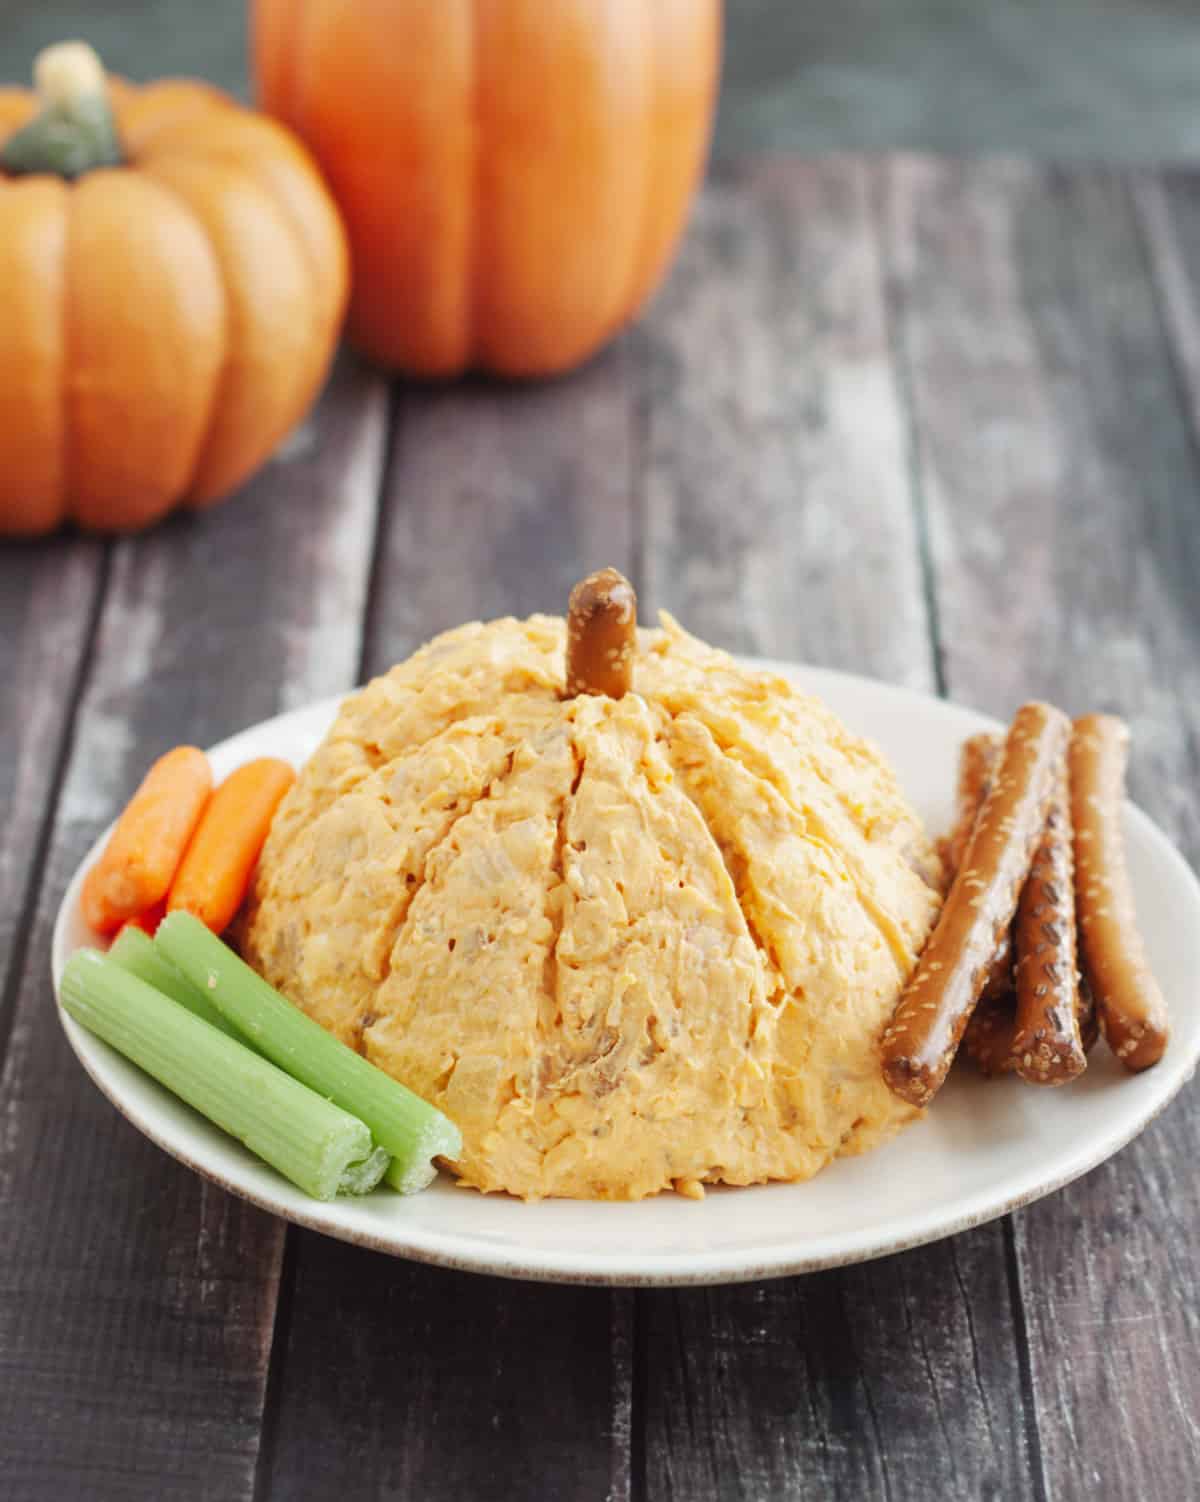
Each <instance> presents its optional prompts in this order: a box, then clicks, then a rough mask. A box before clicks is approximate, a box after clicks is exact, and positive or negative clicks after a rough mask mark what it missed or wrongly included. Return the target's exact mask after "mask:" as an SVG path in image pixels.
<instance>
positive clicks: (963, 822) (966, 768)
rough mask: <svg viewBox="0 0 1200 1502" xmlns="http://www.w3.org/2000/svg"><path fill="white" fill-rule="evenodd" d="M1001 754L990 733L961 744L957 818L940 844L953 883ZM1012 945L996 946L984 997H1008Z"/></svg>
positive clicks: (1000, 742) (1005, 941)
mask: <svg viewBox="0 0 1200 1502" xmlns="http://www.w3.org/2000/svg"><path fill="white" fill-rule="evenodd" d="M1003 750H1004V737H1003V736H1002V735H997V734H996V733H995V732H994V731H991V730H984V731H981V732H980V733H979V734H978V735H971V736H968V737H967V739H966V740H965V741H963V743H962V750H961V751H960V752H959V760H958V818H957V820H956V821H955V824H954V828H953V829H952V830H951V831H950V834H949V836H948V837H947V838H946V839H945V840H943V841H942V849H941V853H942V860H943V861H944V863H945V866H946V878H947V880H948V881H951V882H952V881H953V880H954V877H955V876H956V875H957V873H958V868H959V866H961V865H962V860H963V856H964V855H965V854H966V850H967V845H968V843H969V842H970V839H971V831H972V830H973V829H974V828H975V820H976V819H977V818H978V817H979V810H980V809H981V808H982V807H983V800H984V799H985V798H986V797H987V794H988V790H989V789H990V788H991V785H992V779H993V778H994V777H995V775H996V769H997V767H998V766H999V765H1000V753H1001V752H1002V751H1003ZM1012 972H1013V954H1012V942H1011V939H1010V938H1009V935H1008V934H1005V935H1004V937H1003V938H1002V939H1001V941H1000V943H999V945H998V946H997V949H996V953H995V956H994V958H993V960H992V965H991V969H990V970H989V971H988V978H987V982H986V984H985V985H984V988H983V995H984V997H988V996H997V997H999V996H1009V995H1011V993H1012V988H1013V973H1012Z"/></svg>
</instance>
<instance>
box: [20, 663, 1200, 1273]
mask: <svg viewBox="0 0 1200 1502" xmlns="http://www.w3.org/2000/svg"><path fill="white" fill-rule="evenodd" d="M737 660H738V661H739V662H740V663H742V664H743V665H744V666H746V667H748V668H751V669H753V670H755V671H759V672H767V673H773V674H776V675H778V676H780V677H784V678H787V679H788V680H789V681H790V682H792V683H793V684H796V685H797V686H799V687H801V689H802V691H803V692H813V693H815V694H817V695H818V696H820V695H821V688H820V683H821V681H822V680H825V681H826V682H830V681H836V682H840V683H846V682H850V683H852V684H853V685H855V686H856V687H857V688H859V689H860V690H864V689H865V690H867V691H869V692H870V693H872V694H876V695H882V696H884V697H885V698H890V699H893V700H894V701H895V702H896V703H897V704H899V703H902V702H905V703H908V704H910V705H911V703H912V701H913V700H914V699H915V700H921V701H925V702H926V703H927V704H928V705H930V706H931V707H936V709H937V710H939V711H943V712H944V711H946V710H952V711H955V712H957V713H960V714H963V715H966V716H968V717H970V718H971V719H972V720H974V721H975V722H976V724H977V727H978V728H979V729H981V730H986V729H992V730H997V729H1003V726H1002V724H1001V723H1000V722H999V721H998V720H995V719H994V718H992V717H990V716H988V715H985V714H982V713H981V712H979V711H977V710H975V709H973V708H971V707H970V706H969V705H965V704H961V703H959V702H957V701H955V700H952V699H946V698H942V697H940V696H938V695H936V694H931V693H928V692H926V691H924V690H921V689H914V688H909V687H907V686H905V685H903V684H895V683H888V682H885V681H883V680H880V679H875V678H870V677H868V676H866V675H864V674H859V673H848V672H842V671H841V670H839V669H835V668H827V667H818V666H816V665H813V664H808V663H801V662H789V661H785V660H781V659H777V658H763V657H755V656H747V655H740V656H739V657H738V659H737ZM354 692H356V690H355V689H349V690H347V691H346V692H345V693H341V694H335V695H329V696H325V697H322V698H320V699H317V700H314V701H312V702H311V703H308V704H303V705H298V706H293V707H290V708H287V709H284V710H281V711H280V712H278V713H277V714H274V715H269V716H267V717H266V718H264V719H262V720H259V721H257V722H256V723H255V724H253V725H250V726H246V727H244V728H243V729H241V730H239V731H236V732H235V733H234V734H232V735H230V736H227V737H225V738H224V739H222V740H221V741H218V742H216V743H215V744H214V745H213V746H211V747H209V748H208V754H210V755H215V756H223V755H225V754H231V748H233V747H235V744H236V742H237V741H238V740H239V739H240V738H241V737H243V736H253V735H257V734H258V733H260V732H261V731H262V730H263V728H264V727H266V726H268V725H271V724H273V723H274V722H276V721H280V720H287V719H289V718H293V717H295V718H297V719H300V718H308V717H314V718H315V717H318V716H322V715H324V716H326V717H327V718H329V719H332V716H333V715H334V714H335V713H336V710H337V707H338V706H339V705H340V704H341V703H342V702H343V701H344V700H345V699H346V698H347V697H348V696H349V695H350V694H352V693H354ZM1126 812H1127V813H1130V812H1131V813H1132V815H1133V817H1134V819H1135V820H1136V822H1137V823H1138V824H1139V825H1140V826H1141V832H1142V833H1143V834H1145V835H1146V836H1148V837H1149V839H1150V842H1151V844H1152V845H1153V846H1154V847H1155V855H1156V857H1158V858H1162V859H1164V860H1165V861H1166V863H1167V864H1168V865H1169V866H1171V867H1173V868H1174V875H1175V877H1176V878H1177V879H1178V880H1179V881H1180V882H1181V883H1182V884H1183V885H1185V886H1187V887H1189V888H1190V891H1191V896H1192V898H1193V900H1194V902H1195V903H1196V905H1197V907H1198V908H1200V881H1198V880H1197V877H1196V875H1195V873H1194V872H1193V870H1192V868H1191V866H1190V865H1189V864H1188V862H1187V861H1186V860H1185V859H1184V857H1183V855H1182V854H1181V853H1180V852H1179V851H1178V850H1177V849H1176V848H1175V846H1174V845H1173V844H1172V842H1171V841H1170V839H1169V838H1168V837H1167V835H1166V834H1165V833H1164V832H1163V831H1162V830H1161V829H1160V828H1159V827H1158V825H1157V824H1156V823H1155V822H1154V821H1153V820H1152V819H1151V818H1150V817H1149V815H1147V814H1145V813H1144V812H1142V810H1141V809H1139V808H1137V807H1136V805H1133V804H1131V803H1128V802H1127V804H1126ZM111 828H112V825H111V824H110V825H109V826H108V827H107V828H106V829H104V830H103V831H102V832H101V833H100V834H99V835H98V836H97V838H96V840H95V841H94V842H93V844H92V845H91V847H90V848H89V849H88V851H87V852H86V853H85V855H84V856H83V859H82V860H81V862H80V864H79V866H78V867H77V868H76V869H75V871H74V872H73V873H72V875H71V878H70V880H69V882H68V884H67V888H66V891H65V892H64V894H63V898H62V901H61V903H60V905H59V908H58V911H57V913H56V915H55V920H54V925H53V929H52V934H51V944H50V969H51V978H52V982H53V989H54V995H55V1007H56V1011H57V1013H58V1019H59V1023H60V1025H61V1026H62V1029H63V1031H64V1033H65V1034H66V1037H67V1041H68V1043H69V1045H70V1047H71V1051H72V1052H73V1053H74V1055H75V1057H76V1059H77V1060H78V1061H79V1063H80V1064H81V1065H82V1066H83V1069H84V1072H85V1073H86V1074H87V1076H88V1077H89V1079H90V1080H91V1081H92V1083H93V1084H94V1085H95V1086H96V1088H97V1089H98V1090H99V1091H100V1093H101V1094H102V1095H103V1096H104V1097H105V1099H106V1100H108V1101H109V1102H110V1104H111V1105H112V1106H114V1107H115V1109H116V1110H117V1112H118V1113H119V1114H120V1115H121V1116H123V1117H124V1118H125V1119H126V1120H127V1121H128V1122H129V1123H130V1124H131V1125H132V1126H133V1127H135V1128H136V1129H137V1130H138V1131H139V1132H141V1133H142V1135H143V1136H145V1137H147V1138H148V1139H149V1140H150V1141H151V1142H153V1143H154V1144H155V1146H156V1147H158V1148H160V1149H161V1150H162V1151H164V1152H166V1153H167V1154H168V1155H169V1156H170V1157H172V1158H174V1159H175V1160H176V1161H177V1162H179V1163H182V1164H184V1166H185V1167H187V1168H189V1169H191V1170H192V1171H193V1172H194V1173H197V1174H199V1175H200V1176H201V1177H202V1178H204V1179H206V1180H208V1181H209V1182H210V1183H213V1184H216V1185H218V1186H219V1187H220V1188H222V1189H224V1190H226V1191H227V1192H229V1193H230V1194H233V1195H235V1196H237V1197H238V1198H239V1199H243V1200H245V1201H246V1202H247V1203H249V1204H252V1205H254V1206H255V1207H256V1208H258V1209H260V1210H264V1211H266V1212H268V1213H269V1214H272V1215H276V1216H278V1217H279V1218H281V1219H283V1220H284V1221H287V1222H291V1223H292V1224H295V1225H299V1226H302V1227H304V1228H305V1229H308V1230H313V1231H317V1232H320V1233H321V1234H323V1235H326V1236H332V1237H334V1238H335V1239H337V1240H340V1241H346V1242H349V1243H351V1244H352V1245H356V1246H361V1247H365V1248H367V1249H368V1250H371V1251H376V1252H381V1253H383V1254H385V1255H388V1256H393V1257H401V1258H404V1259H406V1260H409V1261H414V1262H420V1263H423V1264H426V1265H431V1266H438V1267H445V1268H449V1269H452V1270H455V1271H460V1272H471V1273H482V1274H484V1275H488V1276H493V1277H502V1278H507V1279H512V1280H516V1281H525V1282H541V1283H558V1284H573V1285H585V1286H595V1287H609V1288H619V1287H635V1288H650V1287H698V1286H707V1285H714V1284H724V1283H731V1284H732V1283H745V1282H754V1281H758V1280H762V1279H767V1278H779V1277H790V1276H796V1275H799V1274H803V1273H808V1272H820V1271H824V1270H827V1269H829V1268H834V1267H849V1266H853V1265H855V1264H857V1263H862V1262H868V1261H872V1260H874V1259H876V1258H879V1257H886V1256H891V1255H893V1254H895V1253H899V1252H904V1251H909V1250H912V1249H913V1248H915V1247H919V1246H926V1245H929V1244H931V1243H933V1242H936V1241H941V1240H943V1239H945V1238H946V1237H949V1236H955V1235H958V1234H960V1233H961V1232H963V1231H966V1230H971V1229H973V1228H974V1227H976V1226H980V1225H985V1224H987V1222H989V1221H992V1220H997V1219H999V1218H1000V1217H1001V1216H1004V1215H1007V1214H1010V1213H1011V1212H1012V1211H1014V1210H1017V1209H1020V1208H1021V1207H1022V1206H1024V1205H1028V1204H1032V1203H1034V1202H1036V1201H1037V1200H1039V1199H1043V1198H1045V1197H1046V1196H1047V1195H1050V1194H1055V1193H1057V1192H1058V1191H1059V1190H1061V1189H1063V1188H1065V1187H1066V1186H1067V1185H1069V1184H1071V1183H1074V1182H1075V1181H1076V1180H1077V1179H1079V1178H1082V1177H1083V1176H1084V1175H1085V1174H1087V1173H1089V1172H1091V1170H1092V1169H1094V1168H1096V1167H1098V1166H1099V1165H1100V1164H1102V1163H1104V1162H1106V1161H1107V1160H1108V1159H1109V1158H1111V1157H1114V1156H1115V1155H1116V1154H1117V1153H1119V1152H1121V1151H1122V1150H1123V1149H1124V1148H1125V1147H1127V1146H1128V1145H1129V1143H1130V1142H1132V1141H1133V1140H1134V1139H1135V1138H1136V1137H1138V1136H1140V1135H1141V1133H1142V1132H1143V1131H1145V1129H1146V1128H1147V1127H1148V1126H1149V1125H1150V1124H1151V1123H1152V1122H1153V1121H1154V1120H1155V1119H1156V1118H1157V1117H1158V1116H1159V1115H1160V1114H1161V1113H1162V1112H1163V1111H1164V1110H1165V1109H1166V1108H1167V1106H1169V1105H1170V1104H1171V1102H1172V1101H1174V1100H1175V1098H1176V1097H1177V1096H1178V1094H1179V1093H1180V1091H1181V1090H1182V1089H1183V1088H1184V1086H1185V1085H1187V1084H1188V1082H1189V1081H1190V1080H1191V1079H1192V1077H1193V1075H1194V1074H1195V1072H1196V1068H1197V1063H1198V1062H1200V1032H1198V1033H1197V1037H1196V1038H1195V1039H1194V1040H1193V1044H1192V1047H1191V1049H1190V1050H1189V1052H1188V1053H1187V1054H1183V1055H1179V1054H1177V1056H1176V1059H1175V1060H1174V1061H1173V1065H1172V1068H1171V1069H1170V1071H1169V1072H1168V1073H1166V1074H1163V1075H1160V1074H1159V1069H1161V1068H1162V1066H1161V1065H1160V1066H1158V1067H1157V1068H1156V1069H1155V1071H1154V1074H1155V1076H1156V1077H1157V1078H1158V1079H1160V1080H1161V1081H1162V1084H1163V1088H1162V1089H1160V1090H1159V1091H1157V1092H1156V1093H1155V1094H1154V1095H1153V1096H1151V1097H1150V1098H1149V1099H1148V1101H1147V1102H1146V1104H1145V1106H1144V1107H1143V1108H1142V1109H1141V1110H1140V1111H1138V1112H1136V1113H1135V1114H1134V1116H1133V1117H1131V1118H1130V1119H1128V1120H1126V1121H1125V1122H1124V1124H1123V1126H1122V1128H1121V1130H1119V1131H1118V1132H1117V1133H1116V1134H1115V1135H1104V1134H1100V1135H1097V1137H1095V1138H1094V1139H1093V1140H1092V1143H1091V1146H1090V1148H1089V1149H1087V1150H1084V1151H1081V1152H1079V1153H1077V1154H1076V1155H1075V1156H1074V1157H1073V1158H1071V1159H1070V1160H1069V1162H1068V1163H1067V1164H1066V1165H1065V1166H1064V1171H1063V1172H1062V1173H1060V1174H1055V1175H1052V1176H1051V1177H1050V1178H1048V1179H1042V1180H1039V1181H1038V1182H1037V1183H1036V1184H1034V1185H1032V1186H1030V1187H1029V1188H1027V1189H1025V1190H1021V1191H1018V1192H1016V1193H1013V1194H1010V1195H1007V1196H1005V1197H1004V1199H1003V1200H1001V1201H994V1200H987V1192H986V1187H984V1188H981V1190H980V1191H978V1192H977V1193H976V1194H973V1195H970V1196H968V1197H966V1198H965V1199H964V1200H963V1209H962V1210H961V1211H959V1212H957V1213H954V1214H950V1215H945V1214H938V1213H935V1212H931V1211H925V1212H924V1214H925V1216H927V1217H930V1223H929V1224H925V1225H921V1226H919V1227H917V1228H914V1229H912V1230H911V1231H909V1232H907V1233H901V1234H896V1233H891V1234H888V1233H887V1232H886V1231H883V1230H880V1229H878V1228H875V1227H868V1228H863V1229H861V1230H859V1231H857V1232H854V1233H851V1234H849V1235H846V1234H845V1233H843V1234H842V1237H841V1239H842V1241H843V1243H845V1245H843V1247H842V1249H841V1250H840V1251H833V1250H829V1251H813V1252H808V1253H805V1254H801V1255H797V1254H796V1253H795V1251H794V1249H789V1248H788V1247H787V1246H786V1245H785V1246H784V1247H781V1248H780V1249H779V1250H778V1251H777V1252H772V1251H770V1250H768V1249H767V1248H765V1247H760V1248H758V1249H757V1251H755V1250H754V1249H751V1250H750V1251H749V1252H746V1253H742V1252H738V1251H730V1250H721V1251H707V1252H690V1251H685V1252H669V1253H666V1252H650V1253H646V1252H642V1253H636V1254H633V1253H629V1252H624V1251H623V1252H621V1253H619V1254H596V1253H592V1254H589V1255H587V1256H585V1255H584V1254H580V1253H577V1252H564V1251H551V1250H536V1249H533V1248H528V1247H525V1248H516V1249H514V1250H512V1251H510V1250H509V1249H508V1248H507V1247H504V1246H502V1245H493V1246H492V1247H491V1248H489V1250H488V1251H487V1252H486V1253H485V1252H475V1253H472V1252H471V1251H470V1250H469V1249H466V1248H464V1247H462V1246H461V1243H460V1242H459V1240H458V1233H456V1232H454V1231H450V1232H445V1233H442V1235H443V1237H444V1238H445V1241H446V1243H447V1244H446V1245H438V1244H437V1241H438V1238H437V1235H436V1234H432V1233H429V1232H428V1231H426V1232H424V1233H423V1234H418V1235H417V1236H415V1237H414V1236H413V1235H412V1233H411V1231H407V1232H406V1228H405V1225H404V1223H403V1222H398V1223H396V1225H395V1228H394V1230H393V1231H392V1232H391V1233H390V1234H389V1235H387V1236H383V1235H380V1234H378V1233H376V1232H374V1231H372V1230H370V1229H367V1228H363V1227H360V1226H355V1225H351V1224H347V1223H346V1222H344V1221H339V1220H335V1219H330V1218H328V1216H327V1214H326V1213H325V1212H326V1208H327V1207H326V1206H325V1205H324V1204H323V1203H322V1202H320V1201H316V1200H314V1201H312V1202H311V1208H309V1207H308V1202H307V1201H303V1202H300V1203H293V1202H292V1199H291V1196H292V1195H297V1196H298V1195H299V1194H300V1191H298V1190H293V1189H292V1187H291V1186H290V1185H287V1184H286V1182H285V1181H282V1180H281V1181H280V1193H279V1195H278V1196H272V1195H271V1194H267V1193H263V1192H260V1191H258V1190H257V1189H255V1188H252V1187H248V1186H247V1184H246V1183H245V1182H244V1181H238V1180H235V1179H231V1178H229V1177H227V1176H226V1175H225V1174H223V1173H222V1172H220V1171H219V1170H218V1169H216V1168H214V1167H212V1166H210V1165H208V1164H205V1163H202V1162H200V1161H198V1160H197V1159H196V1158H194V1157H192V1156H191V1155H190V1154H189V1153H188V1152H187V1151H186V1149H185V1148H183V1147H181V1146H179V1145H178V1144H177V1143H176V1142H175V1141H173V1140H171V1139H170V1134H169V1133H167V1132H165V1131H162V1130H160V1129H159V1128H158V1127H157V1126H155V1125H154V1124H153V1123H152V1122H150V1121H148V1120H147V1119H146V1117H145V1116H144V1115H143V1114H142V1111H141V1109H140V1108H139V1106H138V1104H137V1103H136V1102H131V1101H130V1100H129V1099H128V1098H127V1097H126V1096H124V1095H122V1094H120V1093H119V1092H116V1091H114V1090H113V1089H112V1088H110V1086H109V1084H108V1082H107V1081H106V1080H105V1079H104V1078H103V1077H102V1075H101V1073H100V1072H99V1071H98V1070H97V1068H96V1067H95V1065H94V1061H93V1057H92V1055H93V1054H95V1053H97V1052H98V1053H99V1055H100V1057H104V1056H105V1054H107V1053H111V1054H112V1055H113V1056H114V1057H116V1058H120V1057H121V1056H120V1055H119V1054H118V1053H117V1052H116V1050H112V1049H110V1048H109V1045H107V1044H105V1043H104V1042H103V1040H101V1039H99V1038H97V1037H95V1036H94V1035H93V1034H90V1033H88V1032H87V1030H86V1029H85V1028H83V1027H81V1026H80V1025H79V1024H78V1023H76V1022H75V1021H74V1020H73V1019H72V1018H71V1017H69V1016H68V1015H67V1014H66V1013H65V1012H64V1011H63V1008H62V1003H61V998H60V980H61V975H62V966H63V963H64V960H65V957H66V954H67V945H68V942H69V940H68V929H69V927H70V925H71V918H72V913H73V909H74V906H75V904H76V902H77V901H78V891H79V887H80V885H81V882H82V876H83V873H84V871H86V869H87V868H88V866H89V865H90V864H91V862H92V861H93V860H94V859H95V857H96V855H97V854H98V853H99V849H100V847H101V845H102V844H103V842H104V841H105V840H106V839H107V838H108V835H109V833H110V831H111ZM124 1062H128V1061H124ZM130 1067H136V1066H132V1065H131V1066H130ZM151 1084H152V1085H153V1087H154V1088H155V1089H157V1090H162V1089H163V1087H162V1086H160V1085H158V1084H157V1082H156V1081H153V1080H151ZM164 1093H167V1094H169V1092H164ZM919 1125H920V1123H919V1122H914V1123H913V1125H912V1128H910V1130H915V1129H917V1128H918V1127H919ZM214 1130H215V1129H214ZM829 1166H832V1165H829ZM770 1187H773V1186H770V1185H764V1186H757V1185H750V1186H746V1188H747V1189H749V1190H753V1189H755V1188H770ZM712 1192H713V1191H711V1190H710V1193H712ZM715 1192H716V1193H718V1194H721V1195H724V1194H729V1193H744V1192H746V1189H734V1188H730V1187H726V1186H719V1187H717V1189H716V1191H715ZM978 1200H985V1201H987V1202H986V1203H983V1204H979V1203H977V1201H978ZM334 1203H336V1202H334ZM612 1208H614V1209H615V1208H617V1207H615V1206H614V1207H612ZM680 1208H681V1212H682V1213H684V1214H686V1213H687V1205H686V1204H683V1203H681V1207H680ZM912 1218H913V1217H911V1216H910V1217H909V1219H910V1220H911V1219H912ZM884 1224H885V1225H886V1222H885V1223H884Z"/></svg>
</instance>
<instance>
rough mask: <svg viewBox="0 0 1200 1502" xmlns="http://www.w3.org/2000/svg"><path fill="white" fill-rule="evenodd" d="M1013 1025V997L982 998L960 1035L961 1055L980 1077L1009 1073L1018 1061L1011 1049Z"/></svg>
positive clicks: (1014, 1026)
mask: <svg viewBox="0 0 1200 1502" xmlns="http://www.w3.org/2000/svg"><path fill="white" fill-rule="evenodd" d="M1016 1025H1017V1011H1016V1001H1015V999H1014V997H1012V996H996V997H987V996H984V997H981V998H980V1001H979V1004H978V1006H976V1008H975V1010H974V1011H973V1012H972V1013H971V1020H970V1022H968V1023H967V1028H966V1031H965V1032H964V1033H963V1041H962V1046H963V1052H964V1053H965V1054H966V1055H967V1057H968V1058H969V1059H970V1060H971V1062H972V1063H973V1064H974V1065H975V1066H976V1067H977V1068H978V1069H979V1070H980V1072H981V1073H983V1074H986V1075H997V1074H1011V1073H1012V1071H1013V1069H1014V1068H1015V1067H1016V1062H1017V1061H1016V1058H1015V1057H1014V1055H1013V1046H1012V1045H1013V1033H1014V1031H1015V1030H1016Z"/></svg>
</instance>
